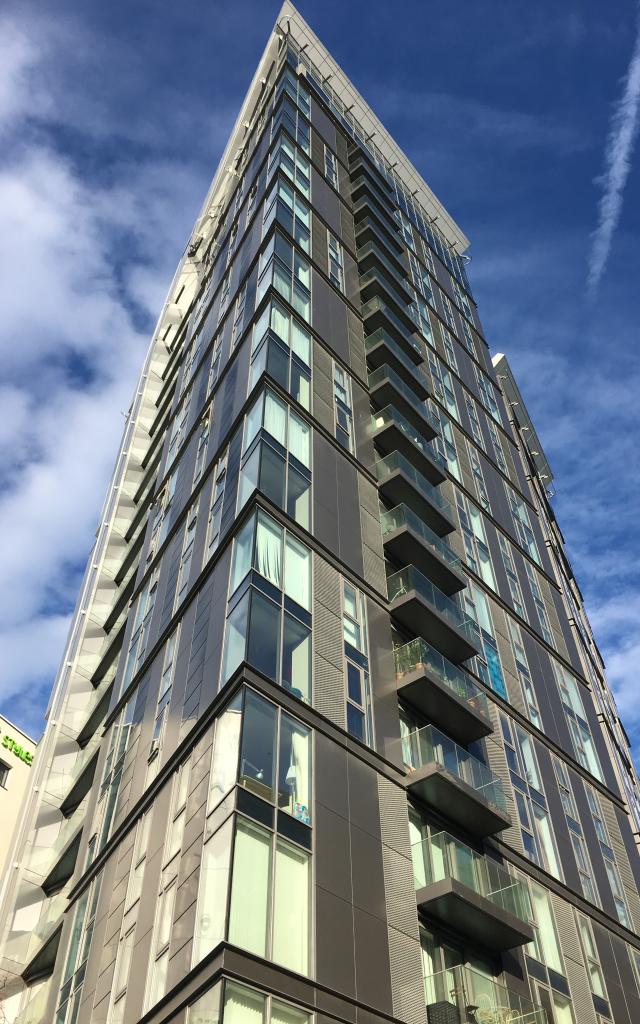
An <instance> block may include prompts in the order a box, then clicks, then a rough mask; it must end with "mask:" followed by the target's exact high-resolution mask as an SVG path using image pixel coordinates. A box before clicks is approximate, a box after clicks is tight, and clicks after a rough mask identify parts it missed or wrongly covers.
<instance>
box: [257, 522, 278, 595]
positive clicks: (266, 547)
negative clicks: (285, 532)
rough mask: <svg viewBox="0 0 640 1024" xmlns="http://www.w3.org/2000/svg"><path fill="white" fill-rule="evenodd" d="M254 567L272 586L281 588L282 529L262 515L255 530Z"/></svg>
mask: <svg viewBox="0 0 640 1024" xmlns="http://www.w3.org/2000/svg"><path fill="white" fill-rule="evenodd" d="M255 567H256V569H257V570H258V572H259V573H260V575H261V576H264V577H265V579H268V580H269V582H270V583H273V585H274V586H276V587H278V588H279V589H280V588H281V587H282V527H281V526H278V524H277V523H276V522H274V521H273V519H269V517H268V516H265V515H262V514H260V515H259V516H258V525H257V528H256V556H255Z"/></svg>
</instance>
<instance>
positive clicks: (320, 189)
mask: <svg viewBox="0 0 640 1024" xmlns="http://www.w3.org/2000/svg"><path fill="white" fill-rule="evenodd" d="M311 195H312V196H313V206H314V210H317V212H318V214H319V216H320V217H322V219H323V220H324V221H325V222H326V223H327V224H328V226H329V228H330V229H331V231H332V232H333V234H334V235H335V236H336V237H337V238H341V233H342V223H341V219H340V207H341V205H342V203H341V202H340V200H339V199H338V196H337V195H336V194H335V192H334V191H333V189H332V188H331V186H330V185H329V183H328V182H327V181H326V180H325V178H324V177H322V176H321V175H320V174H319V173H318V171H317V170H316V169H315V167H312V168H311ZM323 230H324V232H325V234H326V228H323V225H322V224H320V222H319V221H318V218H317V217H316V216H314V218H313V232H314V234H316V233H317V232H319V231H323ZM325 267H326V265H325ZM325 267H323V268H322V269H323V270H324V269H325Z"/></svg>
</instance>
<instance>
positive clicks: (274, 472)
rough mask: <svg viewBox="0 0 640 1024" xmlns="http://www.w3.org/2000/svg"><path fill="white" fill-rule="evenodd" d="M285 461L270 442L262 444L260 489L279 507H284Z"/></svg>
mask: <svg viewBox="0 0 640 1024" xmlns="http://www.w3.org/2000/svg"><path fill="white" fill-rule="evenodd" d="M285 472H286V466H285V461H284V459H283V458H282V456H281V455H279V454H278V452H276V451H274V450H273V448H272V447H271V445H270V444H262V445H261V456H260V490H262V491H263V492H264V493H265V494H266V496H267V498H269V499H270V500H271V501H272V502H273V504H274V505H277V506H278V508H283V507H284V491H285Z"/></svg>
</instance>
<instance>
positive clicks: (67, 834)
mask: <svg viewBox="0 0 640 1024" xmlns="http://www.w3.org/2000/svg"><path fill="white" fill-rule="evenodd" d="M87 802H88V796H85V797H84V798H83V800H82V802H81V803H80V804H79V805H78V807H76V809H75V811H74V812H73V814H72V815H71V817H70V818H63V819H62V821H61V823H60V831H59V832H58V835H57V836H56V838H55V839H54V840H53V842H52V843H48V844H47V845H46V846H44V845H42V846H38V845H34V846H32V847H31V849H30V852H29V859H28V866H29V870H30V871H34V872H35V873H36V874H37V875H41V876H42V877H43V878H46V876H47V875H48V874H49V872H50V871H51V868H52V867H53V866H54V865H55V864H56V862H57V860H58V858H59V856H60V854H61V853H62V852H63V850H64V849H65V847H66V846H67V844H68V843H69V841H70V840H71V839H72V838H73V836H74V835H75V833H76V832H77V831H78V829H79V828H81V826H82V823H83V820H84V814H85V811H86V809H87Z"/></svg>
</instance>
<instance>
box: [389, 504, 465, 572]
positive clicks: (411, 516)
mask: <svg viewBox="0 0 640 1024" xmlns="http://www.w3.org/2000/svg"><path fill="white" fill-rule="evenodd" d="M403 527H406V528H407V529H409V530H413V532H414V533H415V534H417V536H418V537H419V538H420V540H421V541H422V542H423V544H425V545H426V546H427V547H428V548H430V549H431V551H433V553H434V554H435V555H437V556H438V558H441V559H442V561H443V562H446V564H447V565H449V566H451V568H452V569H455V568H457V566H458V565H459V564H460V558H459V557H458V555H457V554H456V553H455V551H454V550H453V548H450V547H449V545H448V544H447V542H446V541H445V540H442V538H441V537H438V535H437V533H434V532H433V530H432V529H431V528H430V527H428V526H427V524H426V523H423V521H422V519H421V518H420V516H417V515H416V514H415V512H412V511H411V509H410V508H407V506H406V505H396V507H395V508H392V509H391V510H390V511H389V512H383V513H382V515H381V516H380V529H381V531H382V537H383V539H384V538H385V537H386V536H387V535H388V534H390V533H393V532H394V531H395V530H401V529H403Z"/></svg>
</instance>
